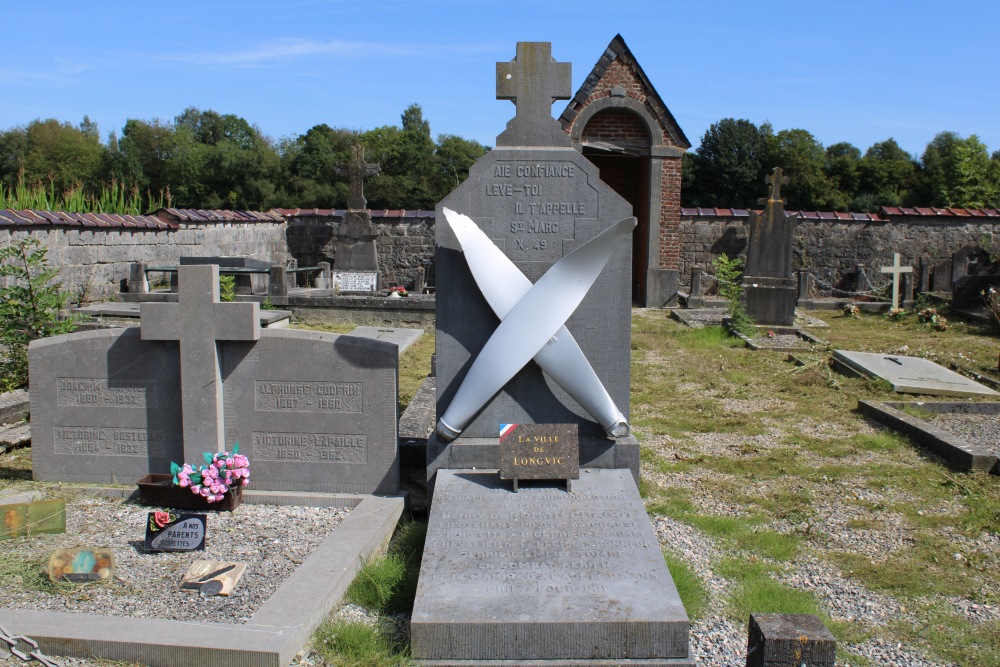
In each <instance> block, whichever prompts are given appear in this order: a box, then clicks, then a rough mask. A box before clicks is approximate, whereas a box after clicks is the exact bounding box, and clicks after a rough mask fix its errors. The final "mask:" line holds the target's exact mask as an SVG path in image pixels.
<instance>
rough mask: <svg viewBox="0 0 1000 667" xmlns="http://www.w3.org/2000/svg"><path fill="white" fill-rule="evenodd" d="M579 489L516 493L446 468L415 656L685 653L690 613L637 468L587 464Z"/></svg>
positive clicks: (438, 491) (420, 596)
mask: <svg viewBox="0 0 1000 667" xmlns="http://www.w3.org/2000/svg"><path fill="white" fill-rule="evenodd" d="M573 486H574V493H566V492H565V491H563V490H561V489H555V488H551V487H532V488H526V489H522V490H521V491H520V492H519V493H517V494H515V493H513V492H511V491H510V489H509V486H508V485H507V484H506V483H505V482H502V481H500V480H499V479H497V477H496V476H495V475H492V474H490V473H481V472H471V471H458V470H440V471H438V475H437V483H436V486H435V491H434V505H433V509H432V512H431V518H430V523H429V526H428V532H427V543H426V547H425V551H424V559H423V565H422V566H421V571H420V579H419V585H418V588H417V596H416V601H415V603H414V610H413V618H412V638H413V654H414V657H417V658H418V659H424V660H434V659H441V660H445V659H448V660H488V659H493V660H501V659H505V660H530V659H536V660H541V659H548V660H557V659H562V660H570V659H580V660H582V659H588V658H589V659H606V660H613V659H616V658H618V659H622V658H631V659H640V658H686V657H687V655H688V641H687V632H688V621H687V615H686V614H685V613H684V609H683V606H682V605H681V602H680V598H679V597H678V595H677V591H676V588H675V587H674V584H673V580H672V579H671V577H670V572H669V571H668V570H667V567H666V565H665V564H664V561H663V556H662V554H661V553H660V547H659V542H658V541H657V539H656V536H655V535H654V533H653V529H652V525H651V524H650V522H649V517H648V516H647V515H646V513H645V511H644V510H643V505H642V501H641V500H640V498H639V494H638V491H637V489H636V487H635V484H634V482H633V481H632V476H631V474H630V473H629V472H628V471H627V470H589V471H587V472H586V473H581V476H580V479H579V481H576V482H574V485H573ZM511 637H518V641H511Z"/></svg>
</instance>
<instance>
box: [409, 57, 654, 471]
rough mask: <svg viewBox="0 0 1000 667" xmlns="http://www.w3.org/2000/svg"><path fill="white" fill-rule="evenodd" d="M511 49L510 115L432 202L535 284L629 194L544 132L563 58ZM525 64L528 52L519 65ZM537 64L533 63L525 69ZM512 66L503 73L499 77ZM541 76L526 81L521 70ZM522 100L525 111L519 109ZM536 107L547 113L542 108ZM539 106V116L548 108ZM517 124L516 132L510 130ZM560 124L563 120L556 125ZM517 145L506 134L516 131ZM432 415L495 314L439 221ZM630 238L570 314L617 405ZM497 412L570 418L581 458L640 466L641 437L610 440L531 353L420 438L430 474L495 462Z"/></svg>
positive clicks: (504, 419) (503, 91)
mask: <svg viewBox="0 0 1000 667" xmlns="http://www.w3.org/2000/svg"><path fill="white" fill-rule="evenodd" d="M517 53H518V56H517V60H516V61H514V62H511V63H498V64H497V97H498V98H499V99H515V100H516V103H517V106H518V116H517V117H516V118H515V119H514V120H513V121H511V125H509V126H508V132H507V133H505V134H504V135H501V137H504V136H505V135H507V139H508V140H509V141H505V142H500V141H499V138H498V143H501V144H506V145H501V146H500V147H498V148H495V149H493V150H492V151H490V152H489V153H488V154H486V155H485V156H484V157H482V158H481V159H480V160H479V161H477V162H476V164H474V165H473V166H472V168H471V169H470V172H469V178H468V179H467V180H466V181H465V182H463V183H462V184H461V185H459V186H458V187H457V188H456V189H455V190H454V191H452V192H451V194H449V195H448V196H447V197H445V199H444V200H442V201H441V202H440V203H439V204H438V206H437V216H438V219H439V220H443V219H444V213H443V209H444V208H445V207H447V208H450V209H452V210H454V211H457V212H458V213H462V214H465V215H467V216H469V217H470V218H471V219H472V220H473V221H474V222H475V223H476V225H478V226H479V228H480V229H481V230H482V231H483V232H484V233H485V234H486V236H487V237H489V238H490V239H491V240H492V241H493V242H494V243H495V244H496V246H497V247H499V248H500V249H501V250H502V251H503V252H504V254H506V255H507V257H509V258H510V260H511V261H512V262H513V263H514V264H515V266H517V268H518V269H519V270H520V271H521V272H522V273H523V274H524V275H525V276H526V277H527V278H528V279H529V280H530V281H531V282H532V283H535V282H537V281H538V280H539V278H541V277H542V276H543V275H544V274H545V272H546V271H548V269H549V268H551V267H552V265H553V264H555V263H556V262H557V261H558V260H559V259H561V258H562V257H563V256H564V255H565V254H567V253H569V252H570V251H571V250H573V249H574V248H576V247H578V246H579V245H581V244H583V243H585V242H587V241H588V240H590V239H592V238H594V237H595V236H597V235H598V234H599V233H601V232H602V231H604V230H606V229H608V228H609V227H611V226H612V225H614V224H616V223H618V222H619V221H620V220H622V219H624V218H627V217H630V216H631V215H632V207H631V205H630V204H629V203H628V202H627V201H626V200H625V199H623V198H622V197H621V196H619V195H618V194H617V193H615V192H614V191H613V190H612V189H611V188H610V187H609V186H608V185H606V184H605V183H604V182H603V181H601V180H600V178H599V173H598V169H597V167H595V166H594V165H593V164H592V163H591V162H590V161H589V160H587V159H586V158H585V157H584V156H583V155H581V154H580V153H578V152H577V151H576V150H574V149H573V148H572V147H570V142H569V139H568V137H567V136H566V135H565V134H562V136H561V138H560V137H558V136H555V135H551V134H550V132H549V129H548V128H549V127H550V125H549V121H551V123H553V124H555V126H556V127H557V128H558V127H559V124H558V123H557V122H556V121H555V120H554V119H552V118H551V111H550V107H551V104H552V101H553V99H557V97H558V95H559V94H562V93H560V92H559V91H562V90H563V89H564V88H565V90H566V94H567V96H568V88H569V69H568V67H562V66H560V64H558V63H554V62H553V61H552V58H551V55H549V53H550V46H549V45H548V44H547V43H543V44H535V43H527V44H526V43H519V44H518V50H517ZM525 63H534V64H533V65H526V64H525ZM533 68H534V69H533ZM508 74H509V75H510V77H511V78H510V79H508V78H507V76H508ZM524 76H538V77H539V83H538V84H537V85H534V86H532V85H531V84H530V83H525V82H524V80H523V79H522V78H520V77H524ZM522 105H527V110H522ZM542 107H544V109H545V112H544V114H543V113H542V112H541V109H542ZM543 116H547V119H546V118H544V117H543ZM513 130H516V131H513ZM560 132H561V131H560ZM515 137H516V138H517V141H520V142H521V143H523V145H522V146H512V145H510V144H511V143H512V142H513V141H514V138H515ZM436 246H437V252H436V259H435V267H434V273H435V283H436V291H437V294H438V299H437V304H436V308H437V322H436V323H437V339H436V340H437V357H436V358H437V377H438V380H437V393H438V404H437V410H438V413H437V414H438V416H439V417H440V416H441V415H443V414H444V413H445V410H446V408H447V406H448V405H449V404H450V403H451V401H452V399H453V398H454V396H455V393H456V392H457V391H458V388H459V386H460V385H461V383H462V380H463V378H464V377H465V374H466V373H467V372H468V369H469V367H470V366H471V364H472V361H473V360H474V358H475V356H476V355H477V353H478V352H479V351H480V350H481V349H482V348H483V346H484V345H485V344H486V342H487V340H489V338H490V336H491V335H492V334H493V332H494V331H495V329H496V328H497V325H498V324H499V319H498V318H497V316H496V314H494V312H493V310H492V309H491V308H490V306H489V305H488V303H487V301H486V299H485V298H484V297H483V295H482V293H481V292H480V290H479V287H478V286H477V285H476V282H475V280H474V279H473V277H472V274H471V272H470V270H469V267H468V264H467V263H466V259H465V256H464V255H463V254H462V252H461V250H460V245H459V243H458V241H457V239H456V238H455V236H454V234H453V232H452V231H451V229H450V227H449V226H448V225H445V224H439V225H437V227H436ZM631 270H632V244H631V243H630V242H629V241H626V242H625V243H623V244H622V245H621V247H619V249H618V250H617V251H616V252H615V253H614V255H613V256H612V257H611V259H610V261H609V262H608V263H607V265H606V266H605V267H604V270H603V272H602V273H601V275H600V277H598V279H597V281H596V282H595V283H594V284H593V286H592V287H591V289H590V291H589V292H588V294H587V296H586V297H585V298H584V300H583V301H582V303H581V304H580V306H579V307H578V308H577V309H576V311H575V312H574V313H573V315H572V316H571V317H570V318H569V320H568V321H567V322H566V328H567V329H568V330H569V331H570V333H571V334H572V335H573V337H574V338H575V339H576V341H577V343H578V344H579V346H580V349H581V350H582V351H583V353H584V355H585V356H586V357H587V359H588V360H589V362H590V364H591V366H593V368H594V371H595V372H596V374H597V376H598V377H599V378H600V380H601V382H602V383H603V385H604V387H605V388H606V389H607V391H608V393H609V395H610V396H611V398H612V399H613V400H614V402H615V404H616V405H617V407H618V409H619V410H621V412H622V413H623V414H624V415H625V416H626V417H628V415H629V389H630V387H629V380H630V368H629V363H630V341H631V314H632V291H631V290H632V287H631V285H632V283H631ZM504 423H518V424H523V423H567V424H568V423H575V424H577V426H578V431H579V435H580V449H581V465H583V466H588V465H592V466H595V467H619V466H625V467H629V468H631V469H632V470H633V472H634V474H635V475H638V443H637V441H636V440H635V439H634V438H633V437H628V438H620V439H618V441H614V440H609V439H608V438H607V437H606V434H605V430H604V428H603V427H602V426H601V425H600V424H598V423H597V421H596V420H594V418H593V417H592V416H591V415H589V414H588V413H587V412H586V411H585V410H583V409H582V408H581V407H580V406H579V405H578V404H577V403H576V401H574V400H573V399H572V398H570V397H569V395H568V394H567V393H566V392H565V391H564V390H563V388H562V387H560V386H559V385H558V384H556V383H555V382H553V381H552V380H551V379H550V378H549V377H548V376H546V375H545V374H544V373H543V372H542V371H541V369H540V368H539V367H538V366H537V365H536V364H535V363H534V362H529V363H528V365H527V366H525V367H524V368H523V369H521V370H520V371H519V372H518V373H517V375H515V376H514V377H513V378H512V379H511V380H510V381H509V382H508V383H507V384H506V386H505V387H504V388H503V389H502V390H501V391H500V392H499V393H498V394H497V395H496V396H495V397H494V398H493V399H492V401H491V402H489V403H488V404H487V405H486V406H485V408H484V409H483V410H482V411H481V412H480V413H479V415H478V417H476V418H475V419H474V420H473V421H472V422H471V423H470V424H469V425H468V426H466V427H465V429H464V430H463V432H462V436H461V437H460V438H459V439H457V440H455V441H454V442H453V443H451V444H450V445H447V446H445V445H444V444H443V443H442V442H440V440H439V439H437V438H435V439H432V441H431V442H430V443H429V445H428V460H429V464H428V476H433V474H434V471H435V470H436V469H438V468H440V467H445V468H449V467H450V468H465V467H480V468H489V467H494V468H495V467H497V465H498V463H499V445H498V438H497V434H498V429H499V425H500V424H504Z"/></svg>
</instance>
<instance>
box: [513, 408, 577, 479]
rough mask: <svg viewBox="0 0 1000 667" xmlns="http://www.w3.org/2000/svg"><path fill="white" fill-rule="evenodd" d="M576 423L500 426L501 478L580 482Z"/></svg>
mask: <svg viewBox="0 0 1000 667" xmlns="http://www.w3.org/2000/svg"><path fill="white" fill-rule="evenodd" d="M579 477H580V441H579V437H578V431H577V425H576V424H501V425H500V479H512V480H514V490H515V491H516V490H517V482H518V480H524V479H565V480H567V482H568V480H571V479H579Z"/></svg>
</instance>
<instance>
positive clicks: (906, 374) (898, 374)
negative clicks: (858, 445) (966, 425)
mask: <svg viewBox="0 0 1000 667" xmlns="http://www.w3.org/2000/svg"><path fill="white" fill-rule="evenodd" d="M833 361H834V366H835V367H836V368H838V370H843V369H846V372H848V373H853V374H860V375H867V376H869V377H877V378H880V379H882V380H885V381H886V382H888V383H889V384H891V385H892V389H893V391H896V392H898V393H901V394H929V395H935V396H980V397H983V396H1000V393H997V392H995V391H993V390H992V389H990V388H989V387H985V386H983V385H981V384H979V383H978V382H974V381H973V380H970V379H969V378H967V377H965V376H963V375H959V374H958V373H956V372H954V371H951V370H948V369H947V368H945V367H944V366H940V365H938V364H936V363H934V362H933V361H929V360H927V359H921V358H920V357H908V356H904V355H899V354H878V353H875V352H853V351H850V350H834V351H833Z"/></svg>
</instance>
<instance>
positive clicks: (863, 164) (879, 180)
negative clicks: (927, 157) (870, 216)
mask: <svg viewBox="0 0 1000 667" xmlns="http://www.w3.org/2000/svg"><path fill="white" fill-rule="evenodd" d="M916 174H917V162H916V160H914V159H913V156H912V155H910V154H909V153H907V152H906V151H904V150H903V149H902V148H900V146H899V144H898V143H896V140H895V139H893V138H892V137H889V138H888V139H886V140H885V141H880V142H878V143H875V144H872V145H871V147H870V148H869V149H868V150H867V151H865V155H864V157H862V158H861V160H860V161H859V162H858V181H859V182H858V189H857V192H856V194H855V195H854V200H853V202H852V205H851V208H852V209H853V210H855V211H869V212H874V211H877V210H878V208H879V207H880V206H900V205H902V204H908V203H918V202H916V201H913V187H914V179H915V178H916Z"/></svg>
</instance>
